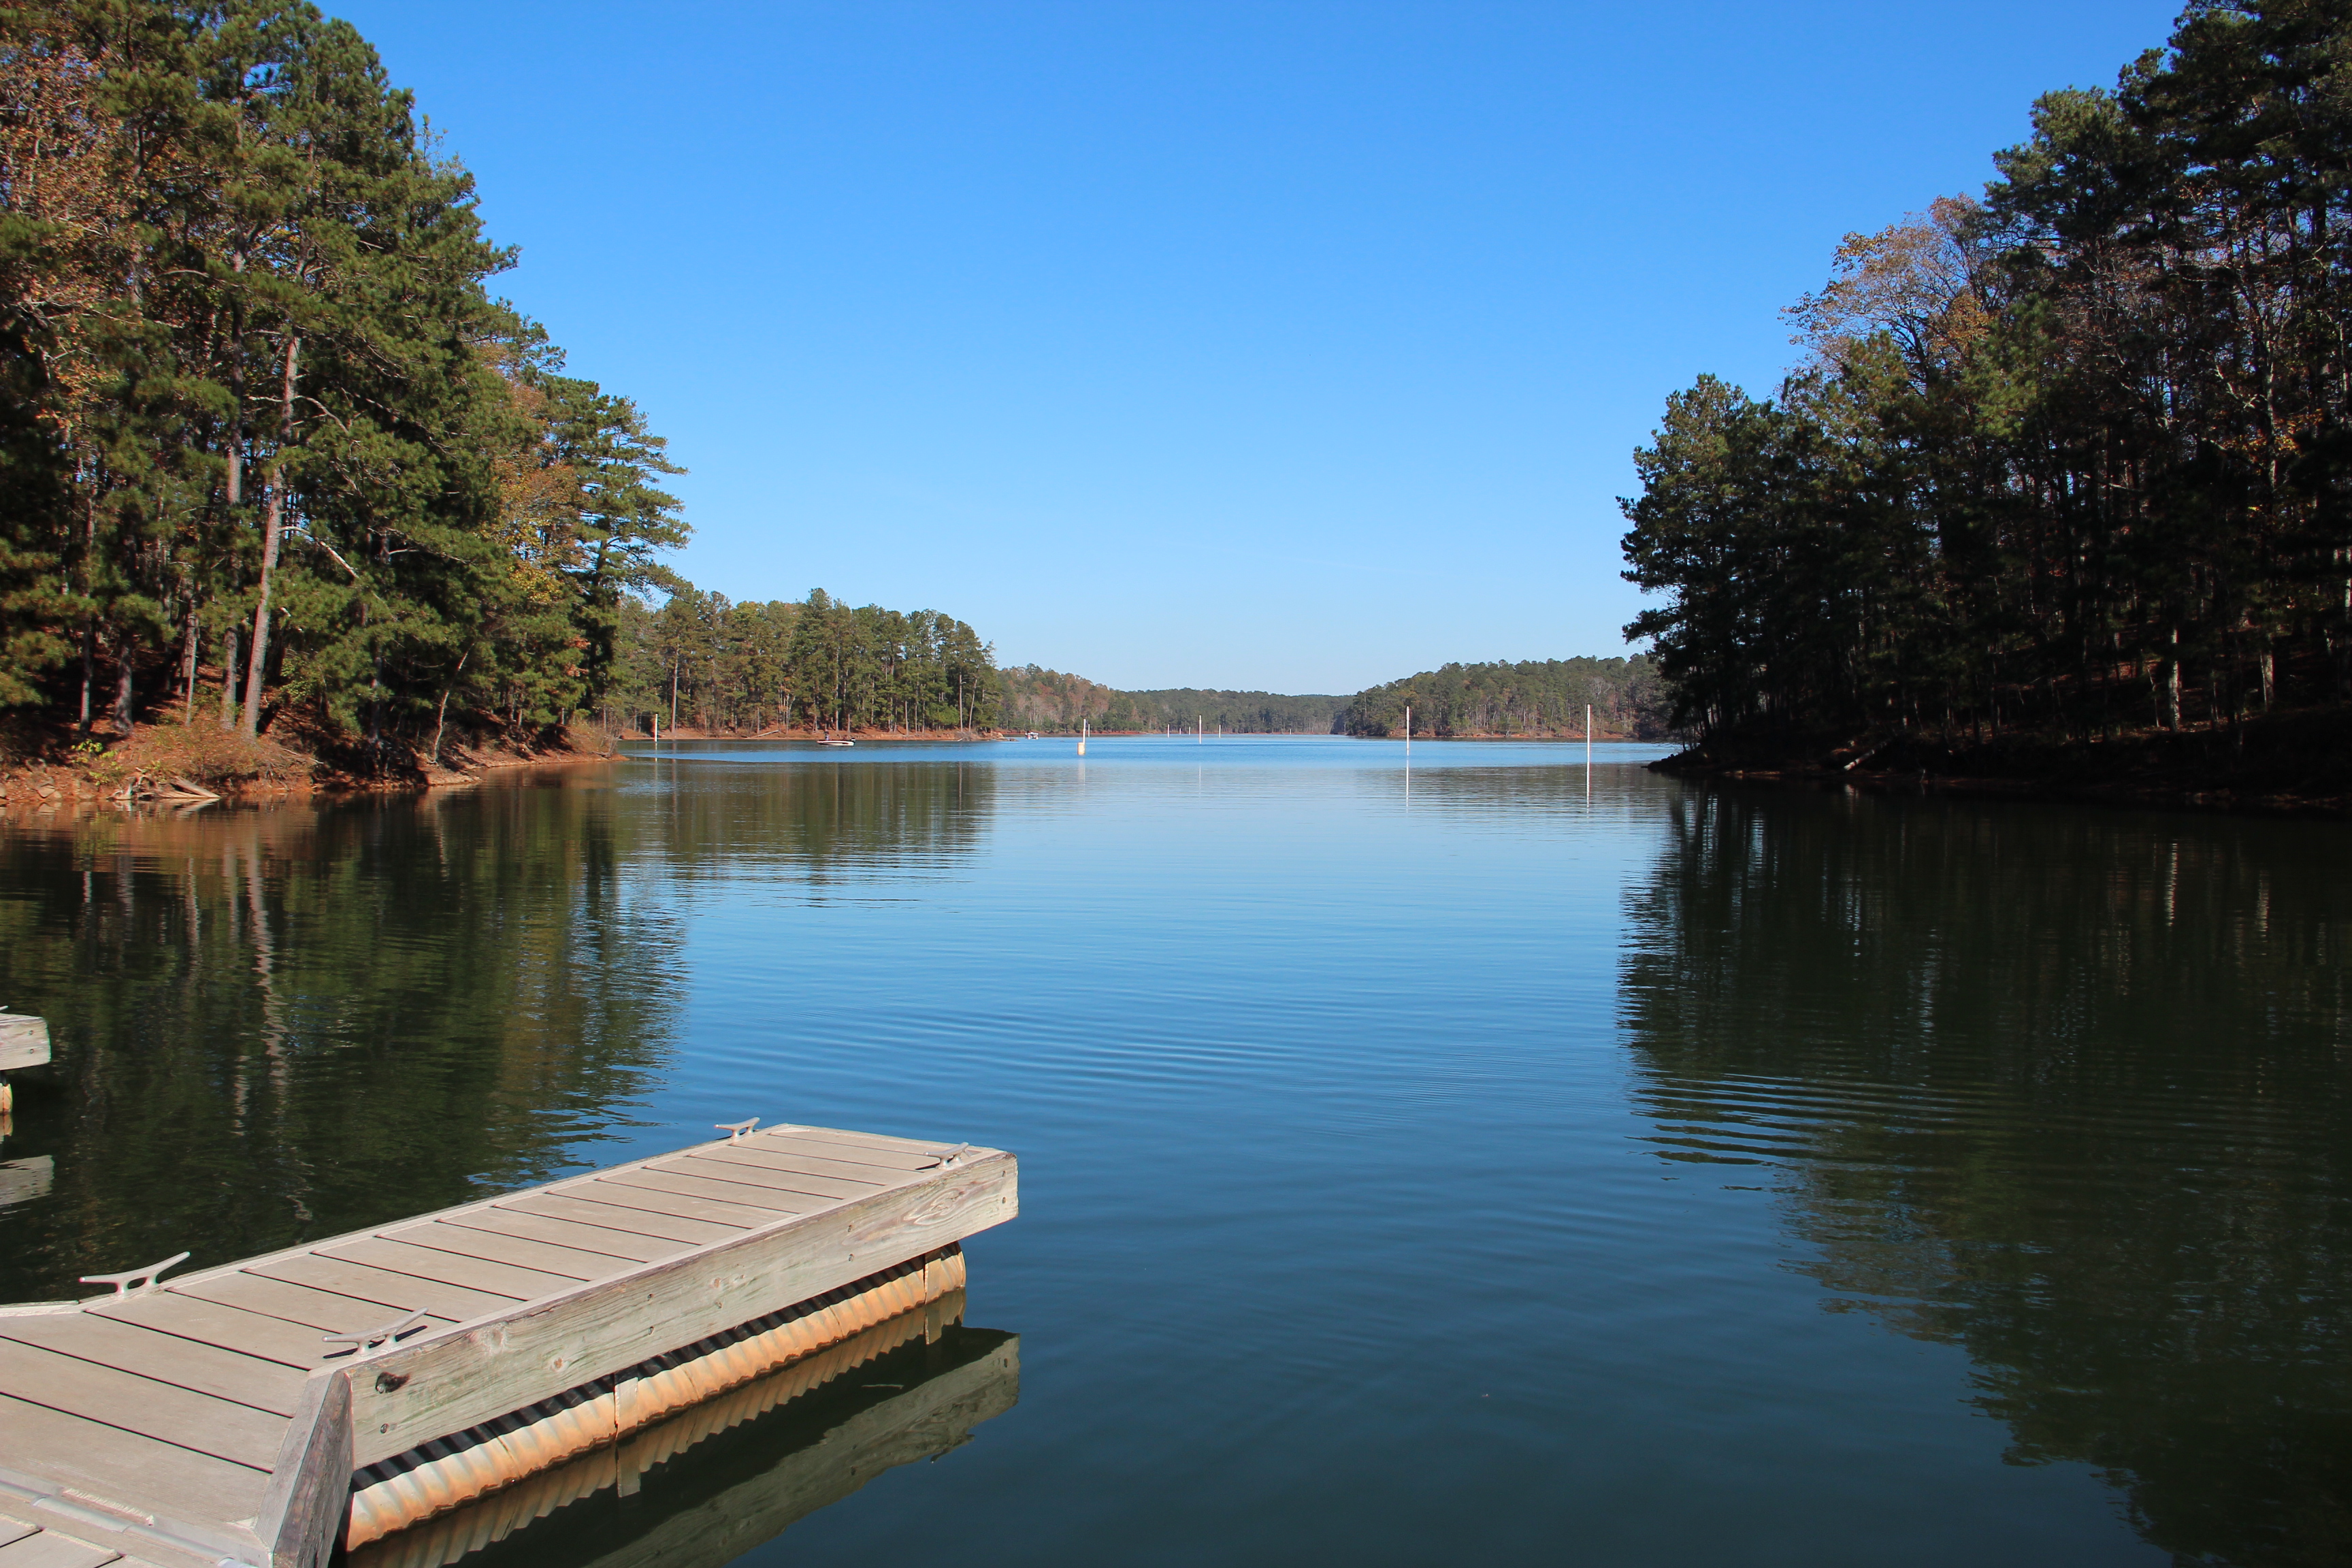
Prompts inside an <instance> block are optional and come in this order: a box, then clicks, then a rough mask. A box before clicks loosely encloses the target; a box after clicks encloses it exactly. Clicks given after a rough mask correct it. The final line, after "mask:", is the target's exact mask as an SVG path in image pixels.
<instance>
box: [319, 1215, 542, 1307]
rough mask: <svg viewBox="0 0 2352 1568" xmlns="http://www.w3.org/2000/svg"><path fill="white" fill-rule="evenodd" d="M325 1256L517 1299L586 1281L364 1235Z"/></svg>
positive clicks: (324, 1249) (322, 1254)
mask: <svg viewBox="0 0 2352 1568" xmlns="http://www.w3.org/2000/svg"><path fill="white" fill-rule="evenodd" d="M319 1256H320V1257H321V1258H346V1259H349V1260H350V1261H352V1262H353V1263H372V1264H373V1265H374V1266H375V1267H377V1268H388V1269H390V1270H392V1271H393V1272H394V1273H395V1274H414V1275H415V1276H416V1278H418V1279H435V1280H438V1281H440V1282H441V1283H442V1284H444V1285H465V1286H469V1287H471V1288H472V1289H477V1290H488V1291H489V1292H490V1293H491V1294H493V1295H497V1296H511V1297H514V1298H515V1299H516V1300H524V1301H528V1300H531V1299H532V1298H533V1297H537V1296H544V1295H546V1294H547V1293H548V1292H549V1291H551V1290H561V1289H565V1288H566V1287H568V1286H572V1285H576V1284H578V1283H579V1282H580V1281H578V1280H577V1279H573V1278H572V1277H571V1276H570V1275H568V1274H550V1273H548V1272H547V1271H546V1270H545V1269H543V1268H523V1267H522V1266H521V1265H520V1264H515V1263H500V1262H499V1261H498V1260H497V1259H495V1258H470V1257H467V1255H466V1254H464V1253H461V1252H446V1251H444V1250H442V1249H441V1248H439V1247H419V1246H416V1245H415V1244H414V1243H412V1242H406V1241H394V1239H392V1237H388V1236H363V1237H357V1238H356V1239H354V1240H351V1241H338V1242H333V1243H331V1244H329V1245H327V1246H324V1247H320V1248H319ZM364 1326H365V1325H362V1327H364Z"/></svg>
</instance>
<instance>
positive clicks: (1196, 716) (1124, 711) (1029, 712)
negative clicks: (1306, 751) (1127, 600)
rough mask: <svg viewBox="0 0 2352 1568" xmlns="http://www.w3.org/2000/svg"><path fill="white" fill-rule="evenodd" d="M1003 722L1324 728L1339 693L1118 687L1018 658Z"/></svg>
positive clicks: (1030, 726)
mask: <svg viewBox="0 0 2352 1568" xmlns="http://www.w3.org/2000/svg"><path fill="white" fill-rule="evenodd" d="M1003 683H1004V707H1003V724H1004V725H1005V727H1006V728H1007V729H1013V730H1034V731H1037V732H1038V733H1040V734H1046V735H1058V734H1071V735H1075V734H1076V733H1077V731H1078V722H1079V721H1080V720H1082V719H1083V720H1084V721H1086V722H1087V724H1088V725H1090V726H1091V727H1093V728H1094V729H1097V730H1168V729H1177V730H1190V729H1192V728H1193V726H1195V725H1196V724H1198V725H1205V726H1206V727H1207V728H1208V729H1211V730H1220V729H1222V730H1223V731H1225V732H1226V733H1227V734H1238V735H1300V734H1307V735H1326V734H1329V733H1330V732H1331V722H1332V719H1333V718H1334V716H1335V715H1337V714H1338V712H1339V710H1340V709H1341V708H1342V707H1344V706H1345V705H1346V703H1347V699H1346V698H1344V697H1318V696H1303V697H1290V696H1284V695H1282V694H1280V693H1278V692H1273V691H1214V690H1198V689H1192V688H1191V687H1171V688H1169V689H1164V690H1159V691H1119V690H1116V689H1112V688H1110V687H1108V686H1102V685H1097V683H1096V682H1094V681H1091V680H1088V679H1086V678H1085V677H1084V676H1078V675H1065V674H1063V673H1062V672H1061V671H1059V670H1054V669H1043V668H1039V667H1038V666H1036V665H1034V664H1031V665H1023V666H1020V667H1018V668H1012V669H1007V670H1005V671H1003Z"/></svg>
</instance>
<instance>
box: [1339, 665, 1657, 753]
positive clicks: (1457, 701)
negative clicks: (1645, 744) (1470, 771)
mask: <svg viewBox="0 0 2352 1568" xmlns="http://www.w3.org/2000/svg"><path fill="white" fill-rule="evenodd" d="M1670 702H1671V699H1670V698H1669V695H1668V693H1667V691H1666V689H1665V688H1664V683H1663V682H1662V681H1661V680H1660V679H1659V677H1658V671H1657V667H1656V666H1655V665H1654V663H1653V662H1652V661H1651V660H1650V659H1649V658H1647V657H1646V656H1644V655H1642V654H1635V655H1634V656H1633V658H1547V659H1527V660H1522V661H1521V662H1519V663H1517V664H1513V663H1509V662H1507V661H1503V660H1497V661H1496V662H1493V663H1489V664H1449V665H1445V666H1443V667H1442V668H1437V669H1428V670H1423V671H1422V672H1421V673H1420V674H1418V675H1408V676H1406V677H1405V678H1404V679H1402V680H1391V681H1390V682H1388V683H1387V684H1386V685H1383V686H1374V687H1371V688H1369V689H1366V690H1363V691H1360V692H1358V693H1357V694H1356V695H1355V696H1354V697H1353V698H1352V699H1350V700H1349V701H1348V703H1347V705H1346V707H1345V708H1343V709H1342V710H1340V711H1339V714H1338V715H1337V718H1336V721H1335V722H1334V723H1333V725H1332V729H1333V730H1334V731H1335V732H1337V733H1339V734H1345V735H1358V736H1383V735H1402V734H1403V733H1404V726H1405V710H1406V709H1407V708H1408V707H1409V708H1411V709H1412V732H1413V733H1414V734H1416V735H1429V736H1433V737H1435V738H1438V739H1441V740H1442V739H1445V738H1447V737H1451V736H1456V735H1524V736H1528V737H1530V738H1558V737H1566V736H1571V735H1581V734H1583V733H1584V715H1585V708H1586V706H1587V705H1588V704H1589V705H1590V706H1591V710H1592V722H1593V726H1594V731H1593V732H1594V733H1595V734H1601V735H1608V736H1612V737H1618V738H1623V737H1639V738H1641V739H1643V740H1650V739H1656V738H1660V737H1663V736H1664V735H1665V734H1667V733H1668V732H1669V725H1668V722H1667V719H1668V711H1667V710H1668V708H1669V706H1670Z"/></svg>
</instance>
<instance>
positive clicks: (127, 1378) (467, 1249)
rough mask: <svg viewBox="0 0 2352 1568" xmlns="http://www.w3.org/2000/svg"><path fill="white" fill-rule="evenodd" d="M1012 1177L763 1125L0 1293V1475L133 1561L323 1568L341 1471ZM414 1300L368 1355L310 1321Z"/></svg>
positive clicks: (855, 1260) (451, 1427) (972, 1222)
mask: <svg viewBox="0 0 2352 1568" xmlns="http://www.w3.org/2000/svg"><path fill="white" fill-rule="evenodd" d="M950 1152H956V1153H957V1154H958V1156H959V1157H958V1161H957V1163H956V1164H955V1165H953V1166H948V1165H945V1164H943V1163H942V1160H941V1157H942V1156H943V1155H946V1154H948V1153H950ZM1016 1174H1017V1167H1016V1165H1015V1163H1014V1162H1013V1158H1012V1157H1011V1156H1010V1155H1007V1154H1004V1153H1002V1152H997V1151H993V1150H980V1149H971V1148H968V1147H967V1146H964V1145H950V1144H945V1143H937V1144H926V1143H920V1142H916V1141H912V1140H903V1139H890V1138H881V1137H869V1136H866V1135H863V1134H856V1133H835V1132H831V1131H827V1130H824V1129H810V1128H800V1127H793V1128H775V1129H770V1130H768V1131H766V1132H755V1133H754V1134H752V1135H751V1136H750V1137H748V1138H745V1139H742V1140H740V1141H735V1142H725V1141H717V1142H710V1143H706V1144H701V1145H697V1146H695V1147H692V1148H689V1149H686V1150H681V1151H678V1152H675V1153H671V1154H665V1155H658V1156H656V1157H654V1158H651V1159H647V1160H640V1161H635V1162H631V1163H627V1164H625V1165H622V1166H618V1167H615V1168H614V1169H611V1170H607V1171H601V1172H593V1173H585V1174H583V1175H580V1176H574V1177H567V1178H564V1179H562V1180H560V1181H557V1182H555V1183H551V1184H549V1185H547V1186H545V1187H541V1188H535V1189H531V1190H530V1191H527V1192H523V1193H516V1194H504V1195H501V1196H499V1197H495V1198H489V1199H482V1200H477V1201H475V1202H473V1203H469V1204H463V1205H455V1206H453V1207H451V1208H447V1209H444V1210H441V1211H438V1212H436V1213H434V1214H428V1215H418V1216H416V1217H415V1218H414V1219H410V1220H404V1221H402V1222H399V1223H398V1224H396V1225H392V1226H382V1227H379V1228H377V1229H375V1230H373V1231H370V1232H363V1233H357V1234H353V1235H348V1236H341V1237H329V1238H326V1239H323V1240H320V1241H317V1242H312V1243H307V1244H304V1245H302V1246H299V1247H289V1248H285V1249H281V1250H280V1251H278V1252H276V1253H271V1254H268V1255H267V1256H265V1257H262V1258H250V1259H246V1260H244V1261H242V1262H239V1263H235V1264H228V1265H223V1266H219V1267H215V1268H205V1269H200V1270H196V1271H194V1272H191V1273H189V1274H187V1275H184V1276H182V1277H179V1278H176V1279H171V1278H167V1279H164V1280H163V1282H162V1283H161V1284H159V1285H157V1286H155V1287H152V1288H149V1289H142V1290H139V1291H136V1292H133V1293H132V1294H131V1295H128V1296H122V1297H110V1298H102V1299H99V1300H91V1301H89V1302H84V1303H82V1304H81V1305H80V1306H79V1308H76V1307H70V1306H68V1307H64V1308H61V1309H56V1310H51V1309H42V1310H38V1311H30V1312H22V1313H0V1483H5V1485H7V1486H8V1487H9V1488H11V1490H10V1491H7V1492H5V1493H0V1497H6V1496H14V1495H17V1494H18V1493H19V1492H20V1491H21V1492H23V1493H24V1495H26V1496H32V1497H34V1502H33V1503H31V1504H27V1505H26V1506H28V1507H32V1508H34V1509H35V1510H36V1511H37V1512H38V1510H49V1511H50V1512H63V1513H66V1514H68V1515H69V1516H73V1517H80V1516H79V1515H75V1514H74V1510H75V1509H76V1508H78V1507H79V1504H76V1503H73V1502H72V1501H71V1500H70V1499H71V1498H72V1497H76V1496H79V1497H82V1498H85V1499H94V1500H99V1501H100V1506H101V1507H102V1508H105V1509H107V1510H126V1511H127V1513H129V1514H131V1515H137V1516H138V1517H140V1518H142V1519H145V1520H146V1521H147V1525H143V1526H142V1525H137V1524H123V1525H121V1527H120V1529H121V1530H122V1531H131V1532H133V1533H134V1534H135V1533H137V1532H139V1531H144V1532H145V1538H146V1542H145V1543H144V1544H142V1543H141V1542H131V1544H130V1545H129V1546H125V1545H124V1544H123V1542H126V1541H130V1540H131V1538H130V1536H127V1535H126V1536H123V1537H122V1538H121V1540H118V1539H117V1538H116V1536H115V1535H113V1534H109V1533H107V1532H106V1530H104V1529H101V1530H100V1531H98V1539H99V1540H100V1541H102V1542H111V1543H112V1544H111V1546H110V1547H92V1548H90V1549H91V1550H101V1551H103V1550H112V1551H118V1552H133V1553H135V1554H137V1555H138V1556H139V1558H140V1560H141V1561H140V1563H139V1564H138V1565H136V1568H145V1559H146V1558H147V1557H149V1556H152V1558H153V1559H154V1564H155V1568H212V1565H213V1564H215V1563H220V1564H226V1565H228V1568H235V1564H236V1563H252V1564H255V1565H256V1568H260V1565H261V1564H265V1563H268V1564H273V1565H274V1568H318V1564H319V1563H320V1558H321V1554H322V1553H323V1552H325V1550H326V1549H327V1547H329V1546H331V1544H332V1542H333V1539H334V1535H335V1532H336V1531H339V1530H340V1528H341V1525H340V1521H341V1517H342V1515H341V1512H337V1511H334V1510H347V1505H346V1503H345V1501H344V1499H345V1497H346V1493H347V1481H348V1477H349V1475H350V1473H351V1472H352V1470H353V1469H354V1468H357V1467H362V1466H366V1465H369V1464H373V1463H375V1462H376V1461H377V1460H379V1459H383V1458H390V1457H392V1456H395V1455H399V1454H402V1453H404V1452H406V1451H407V1450H409V1449H411V1448H413V1447H416V1446H417V1445H418V1444H420V1443H424V1442H426V1441H429V1440H431V1439H434V1438H437V1437H443V1436H451V1435H453V1434H457V1433H461V1432H463V1431H466V1430H467V1429H468V1428H470V1427H472V1426H478V1425H479V1424H480V1423H482V1422H484V1421H489V1420H495V1419H499V1418H501V1417H504V1416H507V1415H509V1414H510V1413H514V1412H521V1411H525V1410H526V1408H527V1407H530V1406H533V1405H535V1403H536V1402H537V1401H540V1400H542V1399H547V1398H550V1397H551V1396H553V1395H556V1394H563V1393H564V1391H565V1390H567V1389H572V1388H576V1387H578V1386H580V1385H582V1384H587V1383H590V1382H591V1381H592V1380H594V1379H598V1378H604V1377H608V1376H611V1375H613V1374H614V1373H621V1372H623V1371H625V1369H627V1368H630V1367H633V1366H635V1365H637V1363H641V1362H645V1361H646V1360H647V1359H648V1358H649V1357H652V1356H658V1355H664V1354H667V1353H668V1352H673V1351H677V1350H681V1349H683V1348H685V1347H688V1346H693V1345H698V1344H700V1343H702V1342H705V1341H707V1340H709V1339H710V1338H711V1336H713V1335H725V1334H727V1333H729V1332H730V1331H733V1330H735V1329H736V1328H737V1327H738V1326H739V1325H745V1324H751V1323H752V1322H753V1321H754V1320H760V1321H768V1320H766V1319H765V1317H764V1316H763V1315H764V1314H769V1313H774V1312H778V1311H780V1310H782V1309H784V1308H788V1307H791V1306H792V1305H793V1303H795V1302H813V1301H814V1300H816V1299H817V1298H820V1297H825V1299H826V1300H832V1299H833V1298H831V1297H827V1296H826V1293H827V1292H829V1291H838V1290H841V1289H844V1288H845V1287H848V1286H851V1285H853V1284H856V1282H858V1281H861V1280H867V1279H869V1277H873V1278H874V1279H899V1278H901V1277H902V1276H904V1277H905V1278H907V1279H915V1278H916V1275H908V1273H907V1268H911V1267H912V1265H911V1263H910V1261H909V1260H913V1259H924V1258H933V1257H934V1255H936V1254H938V1252H939V1249H940V1247H947V1246H949V1245H950V1244H952V1243H954V1242H958V1241H961V1239H962V1238H963V1237H966V1236H969V1235H971V1233H972V1232H974V1231H977V1230H981V1229H984V1228H986V1227H988V1226H992V1225H996V1224H999V1223H1002V1222H1003V1220H1005V1219H1009V1218H1011V1217H1012V1216H1013V1213H1014V1212H1016V1210H1017V1196H1016ZM902 1266H904V1267H902ZM932 1267H933V1265H932V1264H931V1263H929V1262H925V1263H924V1264H923V1266H922V1268H920V1269H919V1270H917V1271H916V1274H917V1275H919V1277H920V1281H921V1282H924V1283H925V1284H926V1288H927V1289H936V1288H937V1287H935V1286H930V1285H929V1283H928V1282H929V1281H930V1280H931V1279H932V1278H933V1275H932V1273H931V1269H932ZM954 1267H955V1269H956V1272H955V1273H954V1275H953V1278H954V1279H957V1280H961V1278H962V1276H961V1267H962V1266H961V1262H960V1261H959V1262H956V1263H955V1265H954ZM892 1269H896V1270H897V1271H898V1272H897V1273H890V1274H884V1273H882V1272H881V1271H885V1270H892ZM857 1288H858V1289H861V1290H865V1289H869V1286H867V1285H859V1286H858V1287H857ZM871 1288H873V1289H879V1288H880V1287H879V1286H878V1285H875V1286H872V1287H871ZM890 1288H891V1289H899V1287H898V1286H892V1287H890ZM859 1299H860V1300H865V1299H868V1298H859ZM914 1299H917V1300H920V1299H922V1298H921V1297H919V1296H918V1297H916V1298H914ZM826 1310H828V1311H829V1310H832V1309H829V1308H828V1309H826ZM409 1311H422V1312H423V1313H425V1322H424V1323H423V1325H422V1326H421V1327H420V1328H417V1329H415V1330H414V1331H411V1332H410V1333H409V1334H407V1335H405V1336H404V1338H403V1339H402V1341H401V1342H398V1343H396V1344H390V1345H384V1346H381V1347H379V1348H378V1349H377V1350H376V1351H375V1352H373V1353H372V1354H370V1355H368V1356H366V1357H364V1358H361V1359H358V1360H353V1359H351V1358H350V1356H349V1352H345V1351H338V1350H335V1349H334V1347H331V1346H329V1345H328V1344H327V1343H326V1342H325V1341H324V1339H323V1338H322V1335H324V1334H327V1333H357V1332H361V1331H367V1330H372V1329H378V1328H382V1327H384V1326H386V1325H388V1324H389V1323H390V1322H392V1321H394V1320H397V1319H398V1318H400V1317H402V1316H403V1315H404V1314H405V1313H407V1312H409ZM811 1321H820V1320H811ZM827 1321H829V1320H827ZM726 1342H727V1341H725V1340H723V1339H722V1340H720V1341H719V1343H722V1344H723V1343H726ZM714 1353H716V1352H714ZM339 1357H340V1358H341V1359H337V1358H339ZM362 1366H363V1367H365V1368H366V1369H367V1372H368V1373H369V1375H368V1376H366V1377H364V1378H362V1377H358V1376H354V1375H352V1373H351V1372H349V1371H345V1370H341V1369H345V1368H350V1369H356V1368H359V1367H362ZM648 1375H650V1374H648ZM663 1375H665V1376H667V1375H668V1374H667V1373H664V1374H663ZM567 1397H572V1396H567ZM330 1472H331V1473H330ZM45 1486H49V1487H50V1488H51V1489H53V1490H54V1491H55V1492H56V1494H57V1495H55V1496H47V1497H46V1500H44V1497H45V1495H46V1494H44V1492H43V1488H44V1487H45ZM26 1488H29V1489H30V1490H29V1491H27V1490H26ZM11 1506H14V1505H11ZM142 1510H143V1511H142ZM85 1511H86V1510H85ZM89 1517H91V1518H96V1517H97V1516H95V1515H90V1516H89ZM158 1521H161V1522H160V1523H159V1522H158ZM148 1526H152V1527H153V1528H148ZM109 1528H112V1527H109ZM321 1531H324V1533H323V1534H322V1533H321ZM69 1533H70V1530H69V1529H68V1534H69ZM52 1537H54V1544H53V1545H52V1546H47V1547H43V1548H41V1550H44V1551H49V1550H57V1549H60V1548H61V1547H62V1546H63V1544H64V1543H65V1542H66V1540H67V1536H66V1535H58V1534H56V1532H55V1530H54V1527H53V1526H51V1525H48V1524H46V1523H45V1524H44V1526H43V1531H42V1533H41V1534H37V1535H30V1536H26V1537H25V1538H24V1539H26V1540H27V1541H33V1542H39V1541H42V1540H44V1539H47V1538H52ZM192 1542H194V1543H196V1544H191V1543H192ZM13 1550H14V1549H13V1548H8V1547H0V1552H5V1551H13ZM0 1568H18V1565H17V1564H16V1563H12V1562H9V1561H6V1560H5V1559H0Z"/></svg>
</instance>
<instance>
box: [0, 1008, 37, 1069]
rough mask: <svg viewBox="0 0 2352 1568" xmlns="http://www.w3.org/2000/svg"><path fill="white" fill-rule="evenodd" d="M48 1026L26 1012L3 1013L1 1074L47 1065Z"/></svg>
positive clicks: (0, 1042) (1, 1023) (0, 1043)
mask: <svg viewBox="0 0 2352 1568" xmlns="http://www.w3.org/2000/svg"><path fill="white" fill-rule="evenodd" d="M48 1059H49V1026H48V1025H47V1024H45V1023H43V1022H42V1021H41V1020H40V1019H38V1018H36V1017H34V1016H31V1015H30V1014H27V1013H0V1072H6V1071H9V1070H11V1069H12V1068H37V1067H43V1066H46V1065H47V1062H48Z"/></svg>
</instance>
